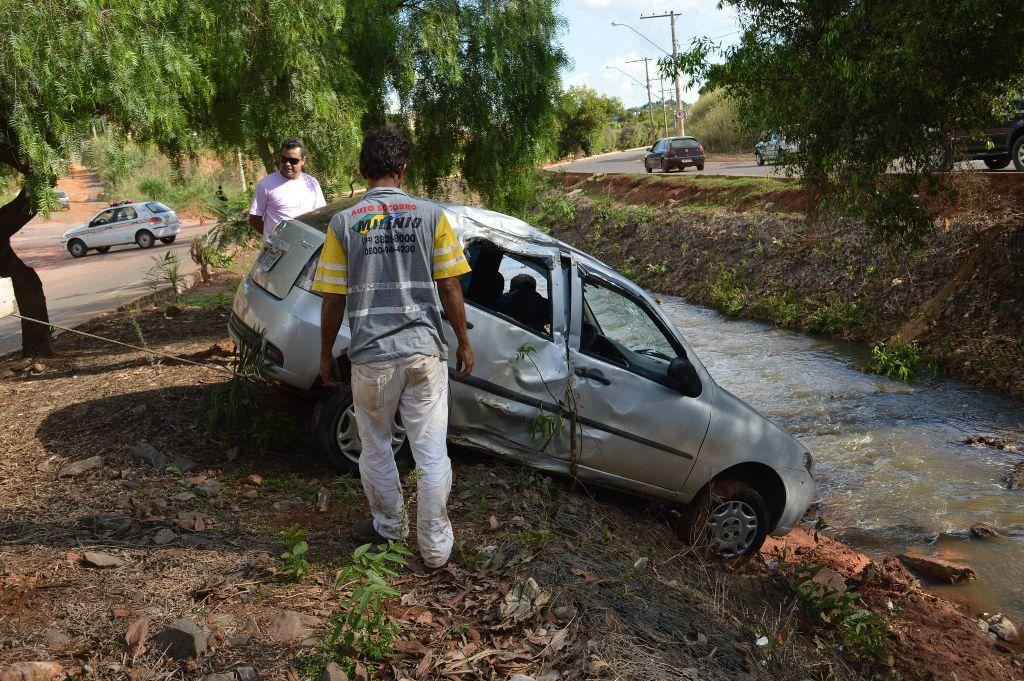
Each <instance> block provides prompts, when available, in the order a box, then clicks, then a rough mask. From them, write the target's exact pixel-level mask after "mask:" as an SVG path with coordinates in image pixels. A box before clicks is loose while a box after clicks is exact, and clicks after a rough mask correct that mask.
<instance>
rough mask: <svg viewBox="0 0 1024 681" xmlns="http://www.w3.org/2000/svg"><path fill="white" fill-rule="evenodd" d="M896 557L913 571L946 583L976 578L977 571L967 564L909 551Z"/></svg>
mask: <svg viewBox="0 0 1024 681" xmlns="http://www.w3.org/2000/svg"><path fill="white" fill-rule="evenodd" d="M898 558H899V559H900V562H902V563H903V564H904V565H906V566H907V567H908V568H910V569H911V570H913V571H914V572H917V573H918V574H921V575H924V576H926V577H929V578H931V579H934V580H936V581H939V582H945V583H946V584H957V583H958V582H968V581H971V580H975V579H977V578H978V573H977V572H975V571H974V568H972V567H970V566H969V565H962V564H960V563H954V562H952V561H948V560H942V559H941V558H932V557H931V556H922V555H919V554H909V553H901V554H900V555H899V556H898Z"/></svg>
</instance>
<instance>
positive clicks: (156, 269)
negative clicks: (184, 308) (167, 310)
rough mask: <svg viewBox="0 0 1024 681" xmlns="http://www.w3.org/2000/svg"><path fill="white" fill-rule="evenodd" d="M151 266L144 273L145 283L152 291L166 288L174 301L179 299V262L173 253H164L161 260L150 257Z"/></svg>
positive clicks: (176, 255) (180, 285)
mask: <svg viewBox="0 0 1024 681" xmlns="http://www.w3.org/2000/svg"><path fill="white" fill-rule="evenodd" d="M150 260H152V261H153V266H152V267H150V268H149V270H148V271H147V272H146V283H148V284H149V286H150V288H152V289H153V290H154V291H159V290H160V289H162V288H163V287H165V286H166V287H168V288H169V289H170V290H171V294H172V295H173V296H174V300H175V301H180V299H181V287H182V281H181V260H180V259H179V258H178V254H177V253H175V252H174V251H165V252H164V255H163V257H162V258H160V257H157V256H155V255H154V256H152V257H151V258H150Z"/></svg>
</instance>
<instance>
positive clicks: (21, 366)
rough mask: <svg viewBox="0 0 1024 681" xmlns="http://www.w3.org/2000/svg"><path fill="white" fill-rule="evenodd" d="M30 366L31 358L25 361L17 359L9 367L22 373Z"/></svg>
mask: <svg viewBox="0 0 1024 681" xmlns="http://www.w3.org/2000/svg"><path fill="white" fill-rule="evenodd" d="M30 366H32V358H31V357H26V358H25V359H19V360H18V361H17V362H15V363H14V364H12V365H11V369H14V370H15V371H24V370H25V369H28V368H29V367H30Z"/></svg>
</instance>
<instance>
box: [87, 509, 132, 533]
mask: <svg viewBox="0 0 1024 681" xmlns="http://www.w3.org/2000/svg"><path fill="white" fill-rule="evenodd" d="M82 524H83V525H85V526H86V527H88V528H89V529H90V530H92V531H93V532H95V533H96V534H100V535H104V536H111V535H115V534H121V533H122V532H126V531H127V530H128V528H129V527H131V526H132V519H131V518H130V517H129V516H126V515H125V514H124V513H97V514H96V515H91V516H88V517H87V518H84V519H83V520H82Z"/></svg>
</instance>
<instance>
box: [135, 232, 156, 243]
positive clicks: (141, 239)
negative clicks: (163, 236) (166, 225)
mask: <svg viewBox="0 0 1024 681" xmlns="http://www.w3.org/2000/svg"><path fill="white" fill-rule="evenodd" d="M153 242H154V239H153V234H152V232H150V231H148V230H145V229H144V230H142V231H141V232H139V233H138V234H136V235H135V243H137V244H138V245H139V248H153Z"/></svg>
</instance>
